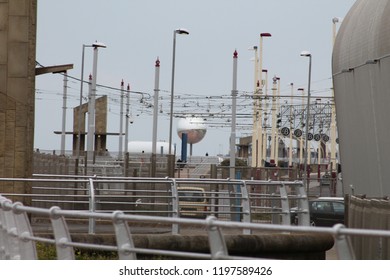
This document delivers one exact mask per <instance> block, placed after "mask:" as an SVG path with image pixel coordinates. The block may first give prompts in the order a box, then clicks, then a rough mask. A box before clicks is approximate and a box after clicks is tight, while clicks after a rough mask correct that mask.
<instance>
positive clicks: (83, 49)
mask: <svg viewBox="0 0 390 280" xmlns="http://www.w3.org/2000/svg"><path fill="white" fill-rule="evenodd" d="M85 48H92V45H85V44H83V48H82V54H81V77H80V105H79V112H78V120H77V130H78V133H77V144H76V146H77V148H76V149H77V150H76V158H77V161H78V160H79V157H80V149H81V117H82V112H81V106H83V86H84V53H85Z"/></svg>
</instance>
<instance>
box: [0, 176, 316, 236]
mask: <svg viewBox="0 0 390 280" xmlns="http://www.w3.org/2000/svg"><path fill="white" fill-rule="evenodd" d="M2 181H3V182H6V181H29V182H31V184H32V193H31V194H20V193H19V194H18V193H2V195H3V196H5V197H7V198H10V199H12V200H13V201H23V200H22V199H23V197H29V198H31V203H32V204H31V206H34V207H39V208H47V209H49V208H51V207H53V206H58V207H60V208H61V209H64V210H80V211H88V212H89V213H112V212H113V211H116V210H120V211H122V212H123V213H125V214H138V215H149V216H151V215H156V216H166V217H173V218H179V217H192V218H205V217H206V216H210V215H213V216H215V217H216V218H218V220H228V221H242V222H246V223H250V222H256V223H272V224H283V225H290V223H291V217H290V212H291V208H294V213H295V214H297V215H298V221H299V225H309V220H310V218H309V210H308V198H307V195H306V193H305V190H304V187H303V185H302V182H287V181H258V180H230V179H175V178H141V177H102V176H92V177H88V176H77V177H75V176H70V175H66V176H64V175H47V174H36V175H34V177H33V178H31V179H12V178H0V182H2ZM192 190H194V191H195V190H198V191H199V190H201V192H202V197H201V200H200V197H199V193H196V192H192ZM183 195H185V197H184V196H183ZM33 214H34V215H33V218H35V220H39V218H38V217H39V215H38V213H33ZM88 224H89V230H88V232H89V233H94V232H95V230H96V220H95V218H94V216H91V217H89V218H88ZM179 232H180V224H176V223H173V224H172V233H174V234H177V233H179ZM243 233H244V234H250V233H251V230H250V229H243Z"/></svg>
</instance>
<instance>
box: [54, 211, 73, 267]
mask: <svg viewBox="0 0 390 280" xmlns="http://www.w3.org/2000/svg"><path fill="white" fill-rule="evenodd" d="M59 210H61V209H60V208H59V207H57V206H53V207H51V208H50V210H49V211H50V221H51V225H52V227H53V233H54V239H55V242H56V252H57V259H58V260H74V251H73V247H70V246H68V245H66V243H67V242H71V238H70V234H69V230H68V226H67V224H66V222H65V218H64V216H62V215H58V214H57V213H56V212H57V211H59Z"/></svg>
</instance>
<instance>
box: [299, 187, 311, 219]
mask: <svg viewBox="0 0 390 280" xmlns="http://www.w3.org/2000/svg"><path fill="white" fill-rule="evenodd" d="M309 224H310V212H309V199H308V196H307V193H306V191H305V187H304V186H303V183H301V184H300V185H299V186H298V225H300V226H308V225H309Z"/></svg>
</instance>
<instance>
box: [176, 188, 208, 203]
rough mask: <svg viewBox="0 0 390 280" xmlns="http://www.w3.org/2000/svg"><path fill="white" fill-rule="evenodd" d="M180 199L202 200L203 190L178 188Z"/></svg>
mask: <svg viewBox="0 0 390 280" xmlns="http://www.w3.org/2000/svg"><path fill="white" fill-rule="evenodd" d="M178 193H179V200H180V201H191V202H204V200H205V197H204V196H205V195H204V192H202V191H200V190H179V191H178Z"/></svg>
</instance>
